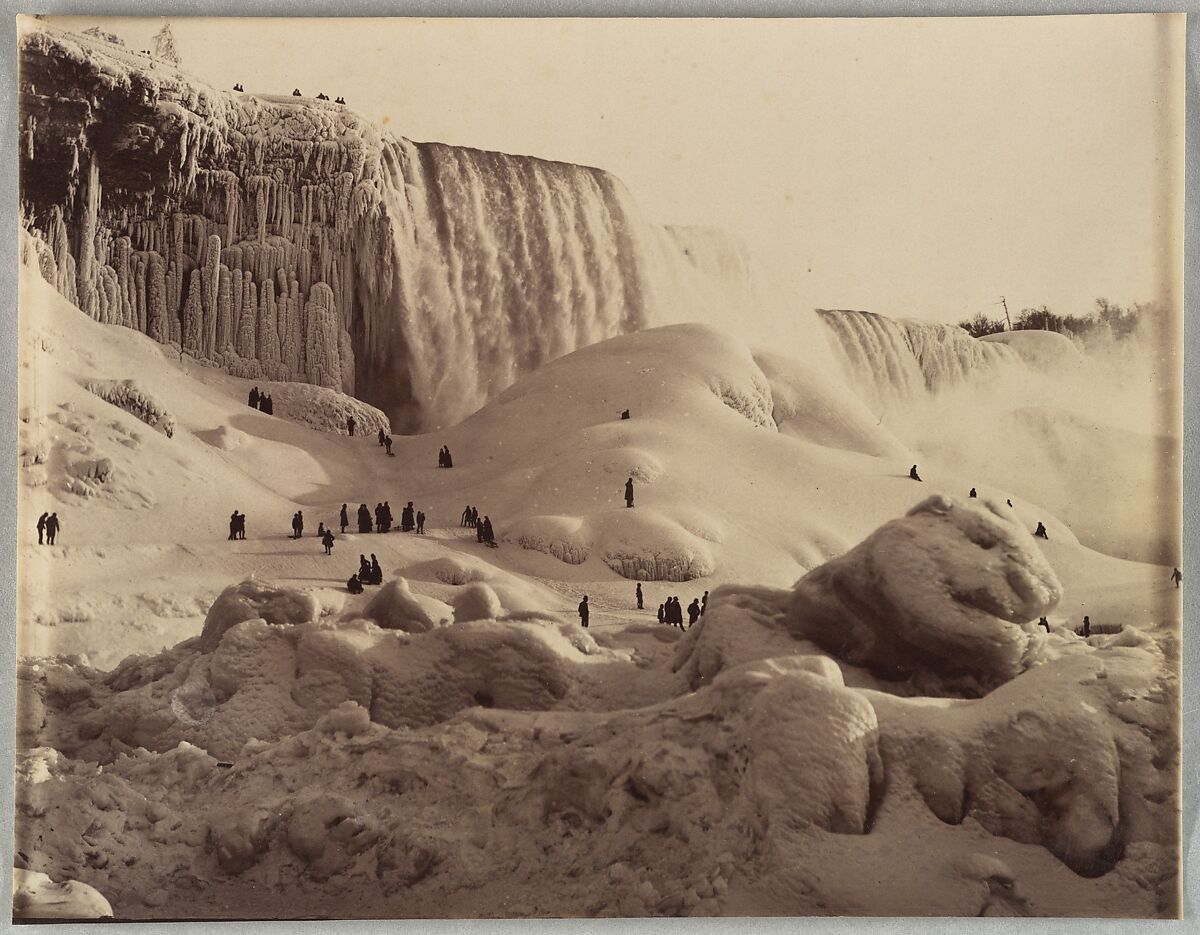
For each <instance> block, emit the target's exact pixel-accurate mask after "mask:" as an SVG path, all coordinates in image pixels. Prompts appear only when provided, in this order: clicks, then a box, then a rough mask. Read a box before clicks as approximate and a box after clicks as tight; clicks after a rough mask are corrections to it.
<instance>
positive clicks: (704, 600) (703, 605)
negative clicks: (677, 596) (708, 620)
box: [700, 591, 708, 617]
mask: <svg viewBox="0 0 1200 935" xmlns="http://www.w3.org/2000/svg"><path fill="white" fill-rule="evenodd" d="M706 610H708V592H707V591H705V592H704V597H702V598H700V616H701V617H703V616H704V612H705V611H706Z"/></svg>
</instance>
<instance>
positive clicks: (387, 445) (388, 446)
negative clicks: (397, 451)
mask: <svg viewBox="0 0 1200 935" xmlns="http://www.w3.org/2000/svg"><path fill="white" fill-rule="evenodd" d="M383 450H384V451H386V452H387V456H388V457H389V458H394V457H396V456H395V455H394V454H392V436H391V435H384V436H383Z"/></svg>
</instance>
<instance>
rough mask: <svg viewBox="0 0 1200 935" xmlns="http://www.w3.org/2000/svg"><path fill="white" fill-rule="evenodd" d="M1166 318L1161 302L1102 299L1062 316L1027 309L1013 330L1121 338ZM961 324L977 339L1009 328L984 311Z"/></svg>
mask: <svg viewBox="0 0 1200 935" xmlns="http://www.w3.org/2000/svg"><path fill="white" fill-rule="evenodd" d="M1165 317H1166V316H1165V314H1164V309H1163V308H1162V306H1161V305H1160V304H1159V303H1158V302H1134V303H1133V304H1132V305H1130V306H1127V307H1122V306H1120V305H1117V304H1116V303H1115V302H1110V301H1108V299H1103V298H1101V299H1097V300H1096V307H1095V308H1094V309H1093V310H1092V311H1091V312H1089V313H1088V314H1086V315H1059V314H1058V313H1057V312H1052V311H1051V310H1050V309H1049V308H1048V307H1047V306H1045V305H1042V306H1040V307H1039V308H1023V309H1021V311H1020V313H1019V314H1017V315H1016V316H1015V317H1014V318H1013V320H1012V330H1013V331H1056V332H1058V333H1059V334H1065V335H1067V336H1068V337H1073V338H1079V339H1080V340H1084V339H1086V338H1089V337H1093V336H1098V334H1100V333H1107V334H1110V335H1111V336H1112V337H1113V338H1116V339H1121V338H1127V337H1129V336H1130V335H1131V334H1133V333H1134V332H1135V331H1136V330H1137V328H1138V326H1139V325H1140V324H1160V323H1162V322H1163V321H1164V320H1165ZM958 326H959V327H960V328H962V329H963V330H964V331H966V332H967V333H968V334H970V335H971V337H974V338H981V337H983V336H984V335H986V334H997V333H999V332H1001V331H1007V330H1008V325H1007V323H1006V322H1005V320H1004V319H1003V318H992V317H990V316H988V315H986V314H985V313H983V312H979V313H977V314H976V315H975V316H974V317H972V318H964V319H963V320H962V321H960V322H959V323H958Z"/></svg>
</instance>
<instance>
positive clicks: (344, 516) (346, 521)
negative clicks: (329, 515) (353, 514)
mask: <svg viewBox="0 0 1200 935" xmlns="http://www.w3.org/2000/svg"><path fill="white" fill-rule="evenodd" d="M338 521H339V522H340V523H341V524H342V535H343V536H344V535H346V527H347V526H349V525H350V515H349V514H348V513H347V512H346V504H344V503H343V504H342V512H341V515H340V516H338Z"/></svg>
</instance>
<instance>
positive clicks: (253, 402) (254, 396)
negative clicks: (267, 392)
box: [250, 386, 258, 409]
mask: <svg viewBox="0 0 1200 935" xmlns="http://www.w3.org/2000/svg"><path fill="white" fill-rule="evenodd" d="M250 408H251V409H257V408H258V387H257V386H256V387H253V388H252V389H251V390H250Z"/></svg>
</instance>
